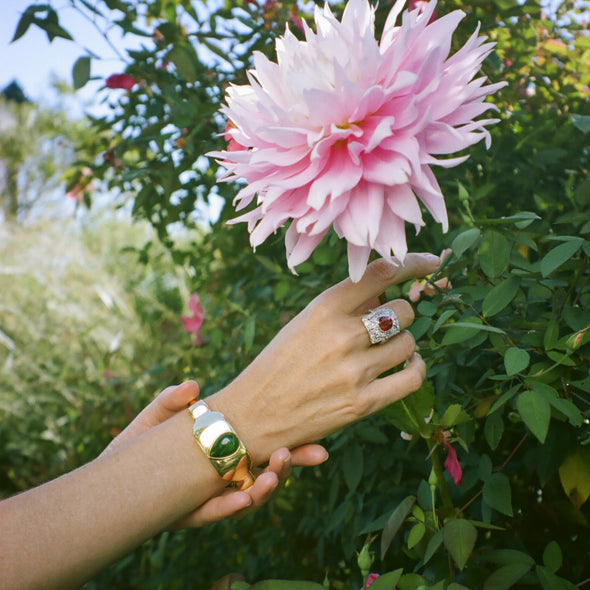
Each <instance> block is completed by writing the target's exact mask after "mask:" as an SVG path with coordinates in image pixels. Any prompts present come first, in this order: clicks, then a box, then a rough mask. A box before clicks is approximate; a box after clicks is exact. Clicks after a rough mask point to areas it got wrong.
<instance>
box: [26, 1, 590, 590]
mask: <svg viewBox="0 0 590 590" xmlns="http://www.w3.org/2000/svg"><path fill="white" fill-rule="evenodd" d="M72 4H73V5H74V6H75V7H77V8H78V9H79V10H86V9H87V6H86V3H85V2H81V1H79V0H73V2H72ZM390 4H391V3H390V2H382V3H380V5H379V7H378V8H377V10H376V13H375V19H376V29H377V30H378V31H380V30H382V28H383V24H384V20H385V17H386V15H387V13H388V12H389V10H390V8H391V6H390ZM456 8H461V9H463V10H465V12H466V17H465V19H464V21H463V22H462V23H461V24H460V25H459V27H458V29H457V32H456V36H455V38H454V39H453V47H452V49H456V48H458V47H460V46H461V45H462V44H464V43H465V41H466V39H467V38H468V36H469V35H470V34H471V32H472V31H473V30H474V29H475V27H476V26H477V23H478V22H481V31H482V33H483V34H485V35H487V36H488V37H489V39H490V40H491V41H495V42H497V45H496V47H495V49H494V51H493V52H492V53H491V54H490V55H489V56H488V57H487V59H486V61H485V62H484V64H483V69H484V73H485V74H486V75H488V76H489V78H490V81H491V82H492V83H499V82H502V81H506V82H508V86H507V87H506V88H504V89H502V91H501V92H500V93H499V94H498V97H497V98H495V99H494V102H495V103H496V104H497V105H498V107H499V109H500V111H499V117H500V118H501V122H500V123H499V124H497V125H495V126H494V127H493V128H491V129H490V133H491V135H492V139H493V142H492V147H491V149H490V150H489V152H486V150H485V146H481V144H477V145H475V146H473V147H472V148H471V149H470V152H469V154H470V159H469V160H468V161H466V162H464V163H463V164H461V165H460V166H458V167H456V168H453V169H452V170H448V169H442V170H441V171H440V173H439V174H438V182H439V184H440V187H441V190H442V192H443V193H444V194H445V197H446V205H447V210H448V216H449V232H448V234H447V235H444V234H442V232H441V231H440V229H437V228H436V227H434V226H427V227H424V228H423V229H422V231H421V232H420V234H418V236H410V237H409V238H408V246H409V248H410V249H412V250H430V251H434V252H441V251H442V250H443V249H445V248H448V247H450V248H452V254H451V255H450V256H448V257H447V258H446V260H445V263H444V266H443V268H442V269H441V271H440V272H439V273H438V274H436V275H435V276H433V277H431V279H430V283H429V285H428V286H429V289H428V292H429V294H430V293H431V294H432V295H431V296H429V297H422V298H421V300H420V301H419V302H418V303H417V316H416V321H415V322H414V324H413V326H412V332H413V333H414V336H415V337H416V339H417V341H418V344H419V346H420V350H421V354H422V355H423V356H424V358H425V359H426V360H427V362H428V364H429V367H430V369H429V377H428V381H427V383H426V384H425V385H424V387H423V388H422V389H421V390H420V391H419V392H417V393H416V394H415V395H414V396H411V397H410V398H408V399H407V400H405V401H404V402H402V403H399V404H396V405H394V406H392V407H391V408H389V409H387V410H386V411H384V412H382V413H381V414H380V415H379V416H376V417H375V418H373V419H371V420H370V421H367V422H363V423H361V424H358V425H355V426H354V427H352V428H350V429H348V430H346V431H345V432H342V433H339V434H338V435H336V436H333V437H331V438H330V439H329V440H328V441H327V444H328V446H329V450H330V455H331V459H330V461H329V462H328V463H327V464H325V465H323V466H322V467H321V468H319V469H314V470H311V471H308V472H303V473H301V474H295V475H296V476H297V477H294V478H293V479H292V480H290V481H289V485H287V486H286V488H285V489H284V490H283V492H282V494H281V495H280V496H278V497H277V499H276V500H275V501H274V503H273V504H271V505H270V506H269V507H268V508H266V509H265V510H264V511H262V512H261V513H259V514H257V515H256V516H254V517H250V518H249V519H246V520H245V521H243V522H241V523H240V524H235V523H222V524H218V525H215V526H214V527H213V528H212V529H209V530H207V531H197V532H194V531H192V532H182V533H175V534H174V535H168V534H165V535H162V536H160V537H159V538H158V539H155V540H153V541H151V542H150V543H148V544H146V546H144V547H142V548H140V549H138V550H137V552H136V553H135V554H134V555H133V556H130V557H128V558H126V559H124V560H122V561H121V562H119V563H117V564H115V565H113V567H112V568H110V569H109V570H107V571H106V572H104V573H103V574H101V575H100V576H99V577H98V578H97V579H96V580H94V581H92V582H90V583H89V585H88V587H89V588H100V587H105V586H108V587H110V588H118V587H120V588H123V587H129V586H132V587H139V586H141V587H145V588H157V587H166V588H171V589H173V588H186V587H188V586H196V587H200V588H207V587H208V586H210V584H211V582H212V580H215V579H217V578H221V577H222V576H224V575H225V574H227V573H228V572H231V571H238V570H239V571H241V572H242V573H243V574H244V575H245V577H246V579H247V580H249V581H250V582H255V581H257V580H263V579H267V578H272V579H279V578H282V579H287V578H288V579H297V580H302V579H306V580H316V582H297V583H289V582H284V581H283V582H280V583H279V582H272V581H268V582H265V583H262V582H261V583H260V585H259V584H254V585H253V586H251V587H252V588H256V587H260V588H265V587H266V588H273V587H276V588H284V589H288V588H289V587H292V588H321V587H322V580H325V579H326V580H327V581H326V583H325V584H326V585H328V584H329V586H330V587H331V588H334V589H356V588H358V587H359V586H360V584H361V582H362V580H361V578H362V576H361V573H360V572H359V571H358V567H357V565H356V560H355V557H356V556H355V553H356V552H357V551H359V550H360V548H361V547H362V546H365V545H366V546H367V547H369V548H370V551H371V552H373V553H374V554H375V560H374V562H373V565H372V567H371V572H375V573H377V572H378V573H380V574H381V575H380V577H379V578H377V579H376V580H375V581H373V583H372V586H371V588H372V589H373V588H374V589H375V590H379V588H381V589H383V588H391V587H393V586H396V587H397V588H398V589H401V590H412V589H416V588H423V587H427V588H437V589H448V590H461V589H464V588H471V589H473V590H475V589H480V588H483V589H484V590H495V589H499V588H511V587H512V588H527V587H542V588H543V589H544V590H548V589H551V590H558V589H562V588H564V589H567V588H573V587H575V585H576V584H577V585H579V586H583V584H584V583H587V580H588V579H589V578H590V569H589V565H588V560H587V547H588V543H589V542H590V538H589V536H590V533H589V531H590V527H589V526H588V519H589V518H590V512H589V511H590V508H589V506H590V504H589V503H588V502H587V499H588V494H589V493H590V452H589V451H590V447H589V446H588V444H589V443H590V432H589V425H588V420H589V418H588V416H589V402H590V381H589V379H590V377H589V375H590V344H589V343H590V312H589V311H588V310H589V309H590V266H589V265H590V238H589V235H590V221H589V209H590V179H589V169H590V162H589V157H590V153H589V148H588V137H589V135H588V134H589V133H590V103H589V96H588V84H589V83H590V75H589V73H588V72H589V68H588V64H589V60H590V43H589V41H588V36H587V35H586V34H585V32H584V30H583V26H584V25H583V24H582V25H579V26H577V25H575V22H574V21H572V23H571V24H570V26H569V27H568V29H567V30H565V29H562V28H560V24H559V23H560V22H562V21H561V20H560V19H549V18H547V16H546V15H545V14H544V13H543V11H542V8H541V6H540V5H539V3H538V2H536V1H534V0H527V1H526V2H524V3H518V2H516V1H514V2H513V1H511V0H494V1H491V2H478V3H471V4H469V5H467V4H464V3H462V2H460V1H459V0H445V1H440V2H439V3H438V5H437V16H438V18H442V17H443V16H444V15H446V14H449V13H450V12H451V11H452V10H454V9H456ZM332 9H333V11H334V13H335V14H336V15H337V16H338V17H340V15H341V14H342V9H343V5H342V4H333V5H332ZM574 9H575V6H574V3H573V2H564V3H563V4H562V6H561V9H560V10H561V11H562V12H563V13H564V14H566V13H567V11H568V10H574ZM97 10H98V12H100V13H101V15H102V17H104V19H105V21H107V22H108V21H109V20H112V21H115V22H116V24H115V26H116V27H118V28H120V29H122V30H123V31H125V32H128V33H131V32H133V33H135V34H140V35H142V36H143V37H144V41H143V47H142V49H140V50H137V49H134V50H132V51H130V52H129V56H128V64H127V67H126V71H125V73H126V74H128V75H129V76H131V77H132V78H133V79H134V80H136V81H140V82H139V83H137V84H136V85H135V86H133V88H132V89H131V90H130V91H129V92H127V93H126V94H124V95H123V96H119V95H117V97H114V94H113V97H112V99H111V100H113V101H114V102H113V109H112V115H110V116H107V117H105V118H103V119H101V120H98V121H96V122H95V124H96V125H97V129H98V130H99V131H100V133H97V135H96V139H95V140H94V141H95V143H94V145H91V146H85V147H86V149H89V150H93V153H94V154H95V158H93V159H91V160H85V161H80V163H79V164H80V168H79V170H80V177H76V175H75V174H73V175H72V176H71V177H70V182H71V186H72V187H74V186H75V185H76V183H77V182H78V181H80V178H81V174H82V172H81V171H82V170H83V169H86V168H90V169H91V170H92V171H93V174H94V177H95V178H96V179H101V180H102V181H103V182H104V183H106V184H107V185H108V186H110V187H112V188H116V189H118V190H119V195H120V196H119V197H118V198H119V199H120V201H124V200H130V201H131V202H132V205H133V212H134V215H135V216H136V217H137V218H146V219H148V220H149V221H150V222H151V223H152V224H153V226H154V227H155V228H156V230H157V232H158V234H159V237H160V239H161V240H162V241H163V242H164V244H166V245H167V246H168V247H169V249H170V251H171V253H172V256H173V259H174V261H175V263H176V264H178V265H182V266H183V267H185V268H190V269H192V270H191V282H192V284H191V289H192V290H193V291H196V292H198V293H199V294H200V296H201V304H202V306H203V308H204V310H205V314H206V318H207V321H206V323H204V324H203V326H202V328H201V329H200V331H199V334H201V335H202V337H203V339H204V341H205V342H206V344H205V345H204V346H201V347H198V348H194V347H192V348H191V352H190V354H184V355H183V356H182V357H181V361H180V362H178V359H175V360H174V361H172V360H171V359H169V360H168V361H167V362H165V363H164V364H165V365H166V367H165V369H166V370H165V371H164V373H163V374H164V375H165V377H166V378H167V379H168V378H170V377H171V375H174V374H176V375H177V376H178V378H183V377H184V376H186V374H190V375H195V374H196V377H197V378H198V379H199V381H200V382H201V384H202V389H203V390H204V392H205V394H206V393H208V392H209V393H210V392H213V391H215V390H216V389H218V388H219V387H221V386H223V385H224V384H225V383H227V381H228V380H229V379H231V378H232V377H233V376H234V375H236V374H237V373H238V372H239V371H240V370H241V369H242V368H243V367H244V366H245V365H246V364H247V363H248V362H249V361H250V360H251V359H252V358H254V356H255V355H256V354H257V353H258V352H259V351H260V350H261V348H262V347H263V346H264V344H265V343H266V342H268V340H269V339H270V337H271V336H272V334H273V333H274V332H275V331H276V330H277V329H278V328H279V327H280V326H281V325H282V324H283V323H284V322H286V321H287V320H288V319H289V318H290V317H291V316H292V315H293V314H294V313H296V311H297V310H299V309H301V308H302V306H303V305H305V303H306V302H307V301H309V300H310V299H311V297H312V296H313V295H314V294H316V293H317V292H318V291H319V290H321V289H322V288H324V287H325V286H327V285H329V284H331V283H333V282H335V281H337V280H339V279H341V278H342V277H344V276H346V275H347V263H346V246H345V244H343V242H342V241H341V240H339V239H338V237H337V236H336V234H335V233H333V232H330V233H328V234H327V235H326V237H325V239H324V241H323V242H322V243H321V244H320V245H319V246H317V248H316V249H315V251H314V252H313V254H312V255H311V257H310V259H309V260H308V261H307V262H305V263H303V264H301V265H300V266H299V267H298V269H297V270H298V272H299V274H300V276H299V277H294V276H292V275H291V273H290V272H289V271H288V270H287V269H285V268H284V262H283V261H284V258H285V251H284V246H283V245H282V238H283V230H278V235H277V238H276V239H270V240H267V241H266V242H265V243H264V244H262V245H260V246H259V248H258V250H257V252H256V254H253V253H252V252H251V251H250V247H249V245H248V234H247V232H246V231H245V229H244V228H241V227H240V226H234V227H232V228H228V227H227V226H226V221H227V220H228V219H230V218H231V217H233V212H232V211H231V206H230V204H231V201H232V200H233V198H234V197H235V195H236V194H237V193H238V191H239V190H240V187H239V186H235V185H232V184H225V185H217V184H216V180H217V178H216V171H215V169H214V168H211V166H210V165H209V164H208V163H207V162H205V161H204V160H203V159H201V158H200V156H202V154H204V153H207V152H210V151H219V150H222V149H223V148H224V147H225V145H226V144H225V140H224V138H223V135H224V132H225V130H226V121H225V120H222V118H220V117H219V116H218V115H217V114H216V113H217V112H218V109H219V106H220V104H221V102H222V99H223V95H224V91H225V88H226V87H227V85H228V84H229V83H236V84H245V83H246V81H247V80H246V73H245V72H246V69H247V68H248V67H251V66H252V65H253V64H252V52H253V51H254V50H259V51H261V52H262V53H264V54H265V55H267V56H269V57H272V56H273V40H274V38H275V37H276V36H277V35H279V34H282V33H283V32H284V28H285V24H286V23H287V22H288V21H290V20H291V19H292V18H293V16H294V15H297V17H298V18H303V19H305V20H306V21H308V23H309V22H311V18H310V14H309V12H307V11H305V10H304V7H303V6H301V5H300V6H297V4H296V3H295V2H293V1H291V0H284V1H283V2H281V3H279V2H268V3H263V2H260V3H256V2H240V1H238V2H228V3H222V2H219V3H217V4H214V5H213V4H211V3H209V4H208V11H205V10H204V3H203V4H201V3H199V2H192V3H191V2H188V1H181V0H168V1H162V0H134V1H131V0H108V1H107V2H104V3H99V5H98V8H97ZM31 15H34V12H25V13H24V16H23V19H25V21H24V22H23V23H21V26H20V30H21V31H22V29H24V28H26V27H25V25H27V24H28V25H31V24H35V25H39V26H49V25H48V24H47V23H45V24H44V22H45V21H39V19H37V20H36V21H35V20H32V16H31ZM27 19H28V20H27ZM292 32H293V35H295V36H297V38H298V39H302V34H301V31H300V29H298V28H296V27H293V28H292ZM72 33H73V36H75V32H72ZM77 71H78V74H79V72H80V68H78V70H77ZM82 81H83V80H81V79H78V80H77V82H78V83H81V82H82ZM228 132H229V133H231V131H229V130H228ZM234 139H235V140H236V141H237V142H238V143H239V142H240V139H239V137H237V136H235V135H234ZM234 147H235V146H234ZM232 153H235V152H232ZM115 163H116V165H115ZM84 179H85V181H86V182H88V177H87V176H85V177H84ZM217 199H221V201H222V202H223V203H224V204H225V206H224V207H223V208H222V210H221V214H220V216H219V219H216V220H213V221H211V220H209V223H210V227H209V228H208V230H207V233H206V234H205V235H203V236H201V235H199V234H197V233H194V232H192V233H189V232H188V231H187V233H186V234H185V235H186V238H185V239H178V237H177V234H176V233H174V232H176V228H177V227H178V224H181V225H183V226H185V227H186V228H188V230H193V229H194V228H195V226H197V225H198V222H199V219H198V212H199V211H203V209H204V208H205V207H206V206H207V204H209V203H214V202H216V200H217ZM196 212H197V213H196ZM170 229H173V230H174V231H172V234H170V232H169V230H170ZM170 235H174V236H175V239H174V240H173V239H172V238H171V237H170ZM141 254H142V256H143V259H144V260H146V261H149V260H150V256H149V248H147V247H146V248H145V249H143V250H142V251H141ZM442 278H446V279H448V280H449V281H450V285H449V283H448V282H445V283H444V288H443V283H440V282H438V281H440V280H441V279H442ZM447 287H450V288H448V289H447ZM410 288H411V285H409V284H408V285H404V286H402V287H399V288H396V289H392V291H391V293H389V296H391V297H395V296H406V295H408V293H409V291H410ZM422 292H423V293H424V294H426V289H423V290H422ZM166 384H167V383H164V382H163V383H162V385H166ZM136 409H139V408H136ZM429 416H431V419H430V420H429V421H425V418H428V417H429ZM400 430H401V431H404V432H406V433H408V434H410V435H412V440H411V441H409V442H408V441H406V440H404V439H402V438H401V437H400V436H399V431H400ZM445 442H446V443H447V444H449V445H451V446H452V448H453V449H454V451H455V452H456V454H457V457H456V462H455V461H454V460H453V461H452V463H451V462H449V466H451V467H452V469H454V470H456V468H457V465H460V466H461V469H462V485H461V486H459V485H457V484H456V483H455V481H456V480H457V478H455V479H453V478H452V477H451V475H449V473H447V472H445V468H444V467H445V465H444V464H445V460H446V459H447V452H448V451H447V449H446V448H445V444H444V443H445ZM97 451H98V449H97ZM455 475H458V472H456V473H455ZM457 481H458V480H457ZM262 556H263V557H262ZM205 564H206V566H205ZM265 584H266V585H265ZM233 587H234V588H236V589H238V588H246V587H249V586H248V583H247V582H234V583H233Z"/></svg>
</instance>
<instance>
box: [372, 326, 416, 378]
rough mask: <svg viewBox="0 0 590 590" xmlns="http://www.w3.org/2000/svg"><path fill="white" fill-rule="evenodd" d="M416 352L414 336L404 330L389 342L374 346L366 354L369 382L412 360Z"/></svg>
mask: <svg viewBox="0 0 590 590" xmlns="http://www.w3.org/2000/svg"><path fill="white" fill-rule="evenodd" d="M415 350H416V341H415V340H414V336H412V334H411V333H410V332H408V331H407V330H403V331H402V332H400V333H399V334H398V335H397V336H394V337H393V338H391V339H390V340H388V341H387V342H382V343H381V344H375V345H372V346H371V348H370V349H368V350H367V351H366V352H365V353H364V358H365V359H366V361H365V362H366V363H367V367H368V369H367V376H368V379H369V381H372V380H373V379H376V378H377V377H379V375H381V374H383V373H385V371H389V370H390V369H393V368H394V367H397V366H398V365H400V364H401V363H403V362H406V361H408V360H410V359H411V358H412V356H413V354H414V352H415Z"/></svg>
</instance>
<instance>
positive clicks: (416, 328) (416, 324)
mask: <svg viewBox="0 0 590 590" xmlns="http://www.w3.org/2000/svg"><path fill="white" fill-rule="evenodd" d="M431 325H432V318H429V317H421V318H417V319H416V320H415V321H413V322H412V325H411V326H410V327H409V328H407V329H408V330H409V331H410V332H411V333H412V336H414V339H415V340H416V341H418V340H420V338H422V336H424V334H426V332H428V328H430V326H431Z"/></svg>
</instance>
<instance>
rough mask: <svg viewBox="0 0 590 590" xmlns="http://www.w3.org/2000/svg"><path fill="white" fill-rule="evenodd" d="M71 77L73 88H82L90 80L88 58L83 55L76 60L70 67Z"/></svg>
mask: <svg viewBox="0 0 590 590" xmlns="http://www.w3.org/2000/svg"><path fill="white" fill-rule="evenodd" d="M72 78H73V80H74V90H78V89H79V88H82V86H84V85H85V84H86V82H88V80H90V58H89V57H88V56H87V55H83V56H82V57H79V58H78V59H77V60H76V63H75V64H74V67H73V68H72Z"/></svg>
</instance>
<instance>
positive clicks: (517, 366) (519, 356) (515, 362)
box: [504, 346, 531, 375]
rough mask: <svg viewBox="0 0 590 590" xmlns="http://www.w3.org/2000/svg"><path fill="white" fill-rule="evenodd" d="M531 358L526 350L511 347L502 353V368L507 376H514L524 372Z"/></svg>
mask: <svg viewBox="0 0 590 590" xmlns="http://www.w3.org/2000/svg"><path fill="white" fill-rule="evenodd" d="M530 360H531V357H530V356H529V353H528V352H527V351H526V350H523V349H522V348H517V347H515V346H513V347H512V348H509V349H508V350H507V351H506V352H505V353H504V366H505V367H506V374H507V375H516V373H520V372H521V371H524V370H525V369H526V368H527V367H528V366H529V362H530Z"/></svg>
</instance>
